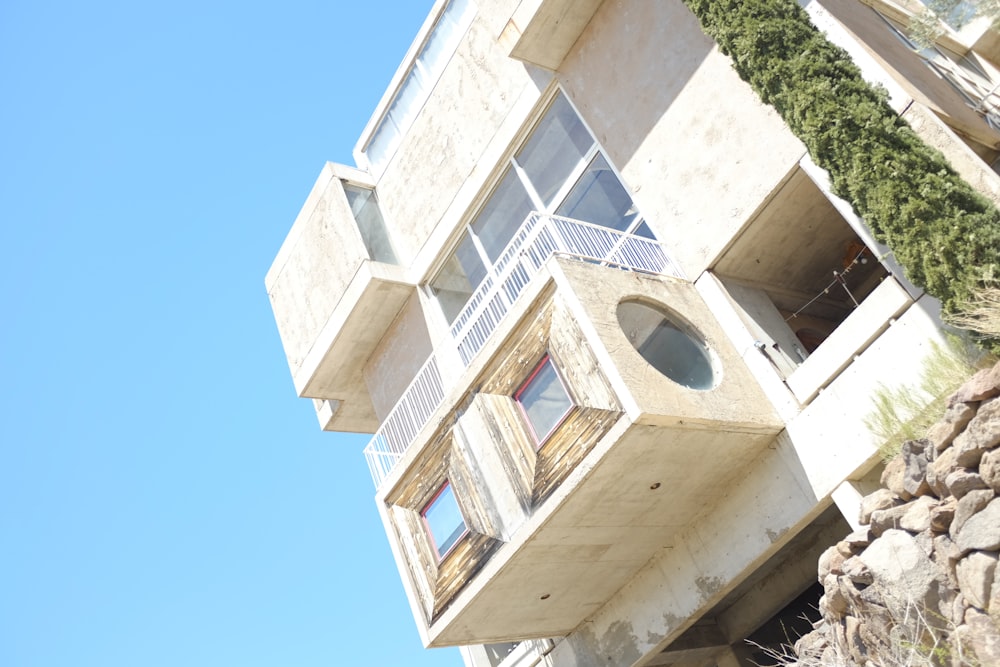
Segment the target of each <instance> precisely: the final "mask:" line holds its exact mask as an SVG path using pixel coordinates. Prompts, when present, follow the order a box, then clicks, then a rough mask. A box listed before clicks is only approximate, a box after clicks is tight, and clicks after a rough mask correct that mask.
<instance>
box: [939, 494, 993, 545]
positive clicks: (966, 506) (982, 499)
mask: <svg viewBox="0 0 1000 667" xmlns="http://www.w3.org/2000/svg"><path fill="white" fill-rule="evenodd" d="M991 500H993V492H992V491H990V490H989V489H979V490H977V491H969V493H967V494H966V495H965V497H964V498H962V499H961V500H959V501H958V505H957V506H956V507H955V518H954V519H952V521H951V527H950V528H948V534H949V535H951V538H952V539H955V536H956V535H957V534H958V531H959V530H961V529H962V526H964V525H965V522H966V521H968V520H969V519H970V518H972V515H973V514H975V513H976V512H978V511H979V510H981V509H983V508H984V507H986V506H987V505H988V504H989V503H990V501H991Z"/></svg>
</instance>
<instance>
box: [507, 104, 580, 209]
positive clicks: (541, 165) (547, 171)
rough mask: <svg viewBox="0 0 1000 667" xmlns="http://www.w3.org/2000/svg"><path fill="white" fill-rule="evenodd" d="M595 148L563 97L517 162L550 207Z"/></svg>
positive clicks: (547, 114) (550, 111) (551, 109)
mask: <svg viewBox="0 0 1000 667" xmlns="http://www.w3.org/2000/svg"><path fill="white" fill-rule="evenodd" d="M593 145H594V139H593V138H592V137H591V136H590V132H588V131H587V128H586V127H584V126H583V123H582V122H581V121H580V118H579V117H578V116H577V115H576V112H575V111H573V107H571V106H570V105H569V102H568V101H567V100H566V98H565V97H563V96H562V95H559V96H558V97H556V99H555V101H554V102H553V103H552V106H551V107H549V110H548V112H547V113H546V114H545V117H544V118H542V121H541V122H540V123H539V124H538V127H537V128H535V131H534V132H533V133H532V134H531V138H530V139H529V140H528V143H527V144H525V146H524V148H522V149H521V152H520V153H518V154H517V162H518V164H520V165H521V167H522V168H523V169H524V171H525V173H527V175H528V180H530V181H531V184H532V185H533V186H534V187H535V191H536V192H538V196H539V197H541V199H542V202H544V203H545V205H546V206H548V205H550V204H552V199H553V197H555V195H556V193H557V192H558V191H559V189H560V188H561V187H562V185H563V184H564V183H565V182H566V179H568V178H569V176H570V173H571V172H572V171H573V168H574V167H576V166H577V165H578V164H579V163H580V160H582V159H583V156H584V155H586V154H587V151H589V150H590V147H591V146H593Z"/></svg>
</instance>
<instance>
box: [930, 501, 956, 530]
mask: <svg viewBox="0 0 1000 667" xmlns="http://www.w3.org/2000/svg"><path fill="white" fill-rule="evenodd" d="M957 506H958V501H957V500H955V499H954V498H948V500H946V501H944V502H941V503H938V504H937V505H935V506H934V508H933V509H932V510H931V530H932V531H933V532H935V533H947V532H948V527H949V526H951V522H952V519H954V518H955V508H956V507H957Z"/></svg>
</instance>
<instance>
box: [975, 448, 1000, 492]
mask: <svg viewBox="0 0 1000 667" xmlns="http://www.w3.org/2000/svg"><path fill="white" fill-rule="evenodd" d="M979 475H980V476H981V477H982V478H983V482H985V483H986V486H988V487H990V489H992V490H993V493H1000V449H994V450H993V451H991V452H986V453H985V454H983V458H982V459H980V460H979Z"/></svg>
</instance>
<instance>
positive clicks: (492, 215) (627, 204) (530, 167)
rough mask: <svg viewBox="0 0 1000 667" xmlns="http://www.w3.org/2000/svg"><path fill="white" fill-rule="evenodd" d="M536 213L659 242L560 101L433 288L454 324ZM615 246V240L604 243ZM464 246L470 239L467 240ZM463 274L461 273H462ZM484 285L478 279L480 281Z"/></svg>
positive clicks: (580, 249) (514, 162) (513, 164)
mask: <svg viewBox="0 0 1000 667" xmlns="http://www.w3.org/2000/svg"><path fill="white" fill-rule="evenodd" d="M532 211H538V212H539V213H542V214H555V215H559V216H565V217H568V218H575V219H577V220H582V221H584V222H589V223H591V224H595V225H600V226H602V227H608V228H611V229H614V230H617V231H621V232H629V233H634V234H637V235H640V236H644V237H646V238H650V239H654V236H653V233H652V232H651V231H650V229H649V227H648V226H646V225H645V223H643V222H642V219H641V216H640V215H639V213H638V211H637V210H636V208H635V206H634V204H633V203H632V197H631V196H630V195H629V193H628V191H627V190H626V189H625V188H624V187H623V186H622V184H621V183H620V182H619V180H618V176H617V175H616V174H615V173H614V171H612V169H611V166H610V165H609V164H608V161H607V160H606V159H605V157H604V156H603V155H602V154H601V153H600V152H599V150H598V147H597V144H596V142H595V141H594V138H593V137H592V136H591V135H590V132H589V131H588V130H587V128H586V127H585V126H584V124H583V121H581V120H580V118H579V117H578V116H577V115H576V112H575V111H574V110H573V107H572V106H571V105H570V103H569V101H568V100H567V99H566V98H565V97H563V96H562V95H556V97H555V99H554V100H553V101H552V104H551V105H550V106H549V108H548V109H547V110H546V112H545V115H544V116H543V117H542V119H541V121H539V123H538V125H537V126H536V127H535V129H534V131H533V132H532V134H531V136H530V137H529V138H528V139H527V141H526V142H525V144H524V146H523V147H522V148H521V149H520V151H519V152H518V153H517V155H516V156H514V157H513V158H511V160H510V164H509V165H508V167H507V169H506V170H505V171H504V173H503V176H502V177H501V179H500V182H499V185H497V187H496V189H495V190H494V191H493V193H492V194H491V195H490V196H489V198H488V199H487V200H486V203H485V204H484V205H483V208H482V209H481V211H480V212H479V214H478V215H477V216H476V219H475V220H474V221H473V222H472V223H471V224H470V225H469V226H468V231H467V233H468V234H469V235H470V236H471V238H470V239H469V241H468V247H462V246H460V247H459V248H458V249H456V250H455V251H454V253H453V255H452V257H450V258H449V259H448V261H447V262H446V264H445V269H444V270H442V272H441V274H439V275H438V276H436V277H435V278H434V279H433V280H432V281H431V284H430V286H431V288H432V292H433V293H434V294H436V295H441V296H440V297H439V302H440V305H441V310H442V312H443V313H444V315H445V317H446V318H447V319H448V323H449V324H452V323H454V322H455V320H456V318H457V317H458V316H459V314H460V313H461V312H462V309H463V308H464V307H465V303H466V302H467V301H468V299H469V297H470V296H471V295H472V294H473V293H474V292H475V290H476V288H477V287H478V282H476V281H473V280H472V278H473V277H474V276H473V274H474V275H475V276H482V277H485V276H486V275H488V274H490V272H491V271H492V269H493V267H494V265H496V263H497V261H498V260H499V259H500V258H501V256H502V254H503V251H504V249H505V248H506V247H507V245H508V244H509V243H510V242H511V240H512V239H513V238H514V237H515V235H516V234H517V232H518V230H519V229H520V227H521V225H522V224H523V223H524V221H525V220H526V219H527V218H528V216H529V214H530V213H531V212H532ZM603 241H604V242H605V244H606V245H609V247H608V248H603V250H605V251H608V250H610V246H612V245H614V244H616V243H619V241H618V237H614V236H612V235H606V238H604V239H603ZM576 242H577V241H570V242H568V245H569V247H567V248H564V250H567V251H568V252H577V253H580V254H586V252H588V250H590V251H592V250H593V247H592V244H591V246H587V247H583V246H582V245H581V246H580V247H574V246H573V244H574V243H576ZM463 243H465V239H464V237H463ZM475 251H478V252H479V253H480V255H479V259H478V262H476V267H475V271H473V270H472V269H471V268H469V267H471V266H472V261H473V260H472V259H471V258H463V257H464V255H463V253H467V252H475ZM463 267H464V268H463ZM456 275H461V276H464V277H467V278H468V279H469V280H468V283H469V284H467V285H463V286H462V287H461V288H454V287H450V288H448V290H447V291H446V290H445V288H444V286H445V284H451V283H453V282H456V281H454V276H456ZM480 279H481V278H480Z"/></svg>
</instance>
